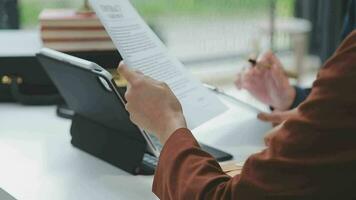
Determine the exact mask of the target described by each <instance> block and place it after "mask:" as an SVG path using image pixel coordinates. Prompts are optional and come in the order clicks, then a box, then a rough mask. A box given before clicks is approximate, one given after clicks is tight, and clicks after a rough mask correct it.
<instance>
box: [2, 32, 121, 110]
mask: <svg viewBox="0 0 356 200" xmlns="http://www.w3.org/2000/svg"><path fill="white" fill-rule="evenodd" d="M0 44H1V45H0V102H19V103H22V104H26V105H54V104H63V103H64V100H63V98H62V97H61V96H60V95H59V92H58V90H57V88H56V87H55V85H54V84H53V83H52V80H51V79H50V78H49V77H48V75H47V73H46V72H45V71H44V70H43V68H42V65H41V64H40V63H39V62H38V60H37V58H36V56H35V54H36V53H37V52H38V51H39V50H40V49H41V48H42V42H41V39H40V35H39V32H38V31H23V30H6V31H5V30H2V31H0ZM69 54H71V55H74V56H77V57H80V58H84V59H86V60H90V61H93V62H96V63H98V64H100V65H101V66H104V67H105V68H116V67H117V64H118V63H119V62H120V61H121V60H122V59H121V56H120V54H119V53H118V52H117V51H92V52H69Z"/></svg>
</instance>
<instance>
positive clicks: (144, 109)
mask: <svg viewBox="0 0 356 200" xmlns="http://www.w3.org/2000/svg"><path fill="white" fill-rule="evenodd" d="M118 72H119V74H120V75H122V76H123V77H124V78H125V79H126V80H127V82H128V85H127V91H126V94H125V99H126V101H127V103H126V105H125V108H126V110H127V111H128V112H129V113H130V119H131V121H132V122H133V123H135V124H136V125H137V126H139V127H140V128H142V129H144V130H146V131H149V132H152V133H155V134H157V137H158V138H159V140H160V141H161V143H162V144H164V143H165V142H166V141H167V139H168V138H169V136H171V135H172V134H173V133H174V131H176V130H177V129H179V128H186V127H187V125H186V122H185V118H184V115H183V111H182V107H181V104H180V103H179V101H178V99H177V98H176V97H175V95H174V94H173V92H172V91H171V90H170V88H169V87H168V86H167V84H165V83H163V82H159V81H156V80H153V79H151V78H149V77H147V76H144V75H143V74H142V73H139V72H135V71H132V70H130V69H129V68H128V67H127V65H125V64H124V63H123V62H121V63H120V65H119V67H118Z"/></svg>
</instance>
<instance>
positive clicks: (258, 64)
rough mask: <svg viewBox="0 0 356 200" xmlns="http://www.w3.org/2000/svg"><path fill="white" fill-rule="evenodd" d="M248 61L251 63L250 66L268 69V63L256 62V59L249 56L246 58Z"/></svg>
mask: <svg viewBox="0 0 356 200" xmlns="http://www.w3.org/2000/svg"><path fill="white" fill-rule="evenodd" d="M248 62H249V63H251V65H252V67H259V68H265V69H270V68H271V66H270V65H264V64H262V63H258V62H257V60H256V59H253V58H250V59H248Z"/></svg>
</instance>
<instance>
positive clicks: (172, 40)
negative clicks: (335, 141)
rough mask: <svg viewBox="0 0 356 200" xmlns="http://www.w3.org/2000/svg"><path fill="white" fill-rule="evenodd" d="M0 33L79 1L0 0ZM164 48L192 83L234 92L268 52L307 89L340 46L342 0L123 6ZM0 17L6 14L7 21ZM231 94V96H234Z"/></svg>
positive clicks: (170, 1) (158, 0)
mask: <svg viewBox="0 0 356 200" xmlns="http://www.w3.org/2000/svg"><path fill="white" fill-rule="evenodd" d="M0 2H1V4H0V25H1V26H0V27H1V28H2V29H9V28H14V29H17V28H20V29H26V30H37V29H39V20H38V19H39V17H38V16H39V14H40V12H41V11H42V10H43V9H44V8H74V9H78V8H80V7H82V6H83V2H84V1H81V0H18V1H17V0H0ZM131 2H132V3H133V4H134V6H135V7H136V8H137V9H138V11H139V12H140V14H141V15H142V16H143V18H144V19H145V20H146V21H147V23H149V25H150V26H151V27H152V28H153V29H154V31H155V32H156V33H157V34H158V35H159V37H160V38H161V39H162V40H163V41H164V42H165V44H166V45H167V47H168V49H169V50H170V51H171V52H172V53H173V54H174V55H176V56H177V57H178V58H179V59H180V60H181V61H182V62H183V63H184V64H185V65H186V67H188V68H189V69H190V70H191V71H192V72H193V73H194V74H195V75H196V76H197V77H198V78H199V79H201V80H202V81H203V82H206V83H210V84H213V85H217V86H220V87H223V88H225V89H226V90H227V91H230V92H232V93H234V89H233V80H234V76H235V74H236V73H237V72H238V71H239V70H241V69H242V68H243V67H244V66H245V65H246V62H245V61H246V59H247V58H248V57H249V56H250V55H251V54H254V55H258V54H260V53H262V52H264V51H266V50H268V49H272V50H273V51H275V52H276V53H277V54H278V56H280V58H281V60H282V62H283V64H284V66H285V68H286V71H288V72H289V75H290V77H291V81H292V82H293V83H294V84H298V85H301V86H310V85H311V84H312V82H313V80H314V79H315V77H316V73H317V70H318V69H319V67H320V66H321V64H322V62H324V61H325V60H326V59H327V58H328V57H329V56H330V55H331V54H332V53H333V51H334V50H335V48H336V46H337V45H338V44H339V42H340V37H339V34H340V32H341V27H342V22H343V19H344V16H345V14H346V9H347V0H313V1H310V0H219V1H217V0H150V1H147V0H131ZM4 10H7V14H6V13H5V11H4ZM236 95H238V94H236Z"/></svg>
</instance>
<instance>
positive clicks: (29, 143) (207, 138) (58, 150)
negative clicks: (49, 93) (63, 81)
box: [0, 104, 270, 200]
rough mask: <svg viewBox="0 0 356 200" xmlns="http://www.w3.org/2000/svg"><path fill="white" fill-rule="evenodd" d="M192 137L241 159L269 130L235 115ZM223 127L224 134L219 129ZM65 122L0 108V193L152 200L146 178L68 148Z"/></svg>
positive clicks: (31, 199)
mask: <svg viewBox="0 0 356 200" xmlns="http://www.w3.org/2000/svg"><path fill="white" fill-rule="evenodd" d="M225 115H226V116H227V117H225V118H224V117H219V118H218V119H216V120H217V121H219V122H221V125H220V126H211V125H212V124H213V123H212V122H210V123H208V124H206V125H204V126H202V127H200V128H199V129H197V130H195V131H194V133H195V135H196V136H197V137H198V139H200V140H201V141H203V142H205V143H207V144H210V145H214V146H216V145H219V148H221V149H223V150H226V151H228V152H230V153H232V154H233V155H234V156H235V158H236V159H238V160H242V159H245V158H246V157H247V156H248V155H249V154H251V152H256V151H258V150H260V149H261V148H262V147H261V145H262V138H263V133H264V132H265V131H266V130H267V129H269V128H270V126H269V125H267V124H263V123H260V122H258V121H257V120H256V115H255V114H253V113H250V114H246V109H245V110H244V109H240V110H239V109H237V110H234V111H229V112H228V113H226V114H225ZM222 127H224V128H222ZM69 128H70V121H69V120H65V119H60V118H58V117H56V115H55V107H51V106H49V107H25V106H21V105H16V104H0V188H3V189H4V190H6V191H7V192H9V193H10V194H11V195H13V196H14V197H15V198H17V199H18V200H42V199H43V200H48V199H51V200H79V199H85V200H97V199H105V200H111V199H113V200H114V199H115V200H117V199H125V200H126V199H130V200H131V199H133V200H134V199H137V200H142V199H145V200H149V199H156V197H155V195H154V194H153V193H152V192H151V184H152V179H153V177H152V176H132V175H129V174H128V173H126V172H124V171H122V170H120V169H118V168H116V167H113V166H112V165H110V164H107V163H105V162H104V161H101V160H99V159H97V158H95V157H93V156H91V155H88V154H87V153H84V152H82V151H80V150H78V149H76V148H74V147H73V146H72V145H71V144H70V135H69Z"/></svg>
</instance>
